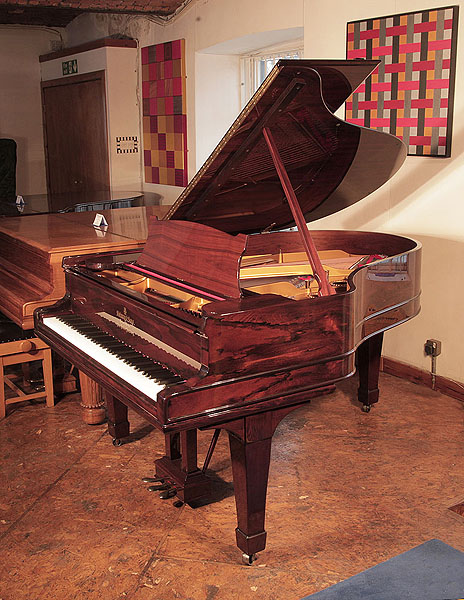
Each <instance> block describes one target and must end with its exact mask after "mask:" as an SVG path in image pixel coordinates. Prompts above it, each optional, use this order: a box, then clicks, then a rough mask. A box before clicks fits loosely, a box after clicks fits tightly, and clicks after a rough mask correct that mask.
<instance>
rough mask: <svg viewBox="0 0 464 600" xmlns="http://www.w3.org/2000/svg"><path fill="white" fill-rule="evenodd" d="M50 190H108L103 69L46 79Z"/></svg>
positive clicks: (70, 191) (47, 165) (50, 191)
mask: <svg viewBox="0 0 464 600" xmlns="http://www.w3.org/2000/svg"><path fill="white" fill-rule="evenodd" d="M42 106H43V114H44V134H45V156H46V163H47V164H46V171H47V187H48V193H49V194H50V195H52V196H53V195H56V194H63V193H66V194H67V193H82V194H85V193H88V192H95V191H105V190H109V188H110V185H109V162H108V130H107V118H106V93H105V71H95V72H93V73H86V74H82V75H75V76H73V77H66V78H63V79H54V80H51V81H44V82H42Z"/></svg>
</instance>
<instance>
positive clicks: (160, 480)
mask: <svg viewBox="0 0 464 600" xmlns="http://www.w3.org/2000/svg"><path fill="white" fill-rule="evenodd" d="M142 481H143V483H164V479H163V478H162V477H142Z"/></svg>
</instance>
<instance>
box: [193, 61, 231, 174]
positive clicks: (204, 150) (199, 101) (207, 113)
mask: <svg viewBox="0 0 464 600" xmlns="http://www.w3.org/2000/svg"><path fill="white" fill-rule="evenodd" d="M195 66H196V69H195V92H196V98H195V104H196V107H197V110H196V114H195V119H196V123H195V128H196V131H197V138H196V147H195V150H196V156H195V158H196V165H195V166H196V170H198V169H199V168H200V167H201V166H202V164H203V163H204V162H205V161H206V159H207V158H208V156H209V155H210V154H211V152H212V151H213V150H214V148H215V147H216V146H217V144H218V143H219V142H220V141H221V139H222V138H223V136H224V134H225V133H226V131H227V130H228V128H229V126H230V125H231V124H232V123H233V121H234V119H235V118H236V117H237V115H238V114H239V112H240V59H239V57H238V56H234V55H232V56H230V55H220V54H219V55H218V54H203V53H197V57H196V65H195ZM212 74H214V75H213V76H212Z"/></svg>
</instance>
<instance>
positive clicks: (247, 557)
mask: <svg viewBox="0 0 464 600" xmlns="http://www.w3.org/2000/svg"><path fill="white" fill-rule="evenodd" d="M257 558H258V555H257V554H246V553H245V552H244V553H243V554H242V562H243V564H245V565H248V566H249V567H250V566H251V565H252V564H253V563H254V561H255V560H256V559H257Z"/></svg>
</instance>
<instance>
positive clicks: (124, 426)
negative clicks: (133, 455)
mask: <svg viewBox="0 0 464 600" xmlns="http://www.w3.org/2000/svg"><path fill="white" fill-rule="evenodd" d="M104 397H105V400H106V407H107V410H108V432H109V434H110V435H111V437H112V438H113V445H114V446H121V444H122V441H121V438H124V437H127V436H128V435H129V421H128V420H127V406H126V405H125V404H123V403H122V402H121V401H120V400H118V399H117V398H115V397H114V396H112V395H111V394H109V393H108V392H106V391H105V392H104Z"/></svg>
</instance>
